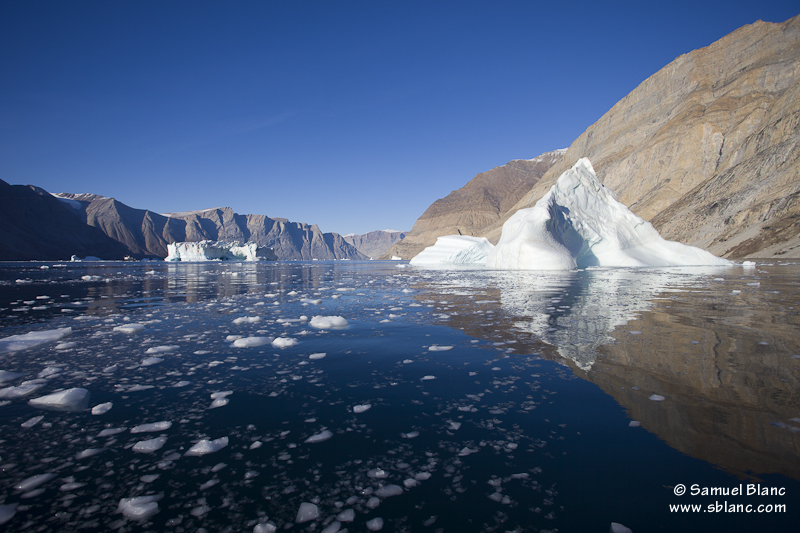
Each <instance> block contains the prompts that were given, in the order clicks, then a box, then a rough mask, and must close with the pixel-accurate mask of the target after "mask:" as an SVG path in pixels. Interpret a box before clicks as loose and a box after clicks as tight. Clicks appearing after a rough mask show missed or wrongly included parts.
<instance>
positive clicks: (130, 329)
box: [114, 324, 145, 334]
mask: <svg viewBox="0 0 800 533" xmlns="http://www.w3.org/2000/svg"><path fill="white" fill-rule="evenodd" d="M144 329H145V328H144V325H142V324H123V325H121V326H116V327H114V331H119V332H121V333H128V334H133V333H140V332H142V331H144Z"/></svg>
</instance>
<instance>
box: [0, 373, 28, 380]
mask: <svg viewBox="0 0 800 533" xmlns="http://www.w3.org/2000/svg"><path fill="white" fill-rule="evenodd" d="M24 375H25V374H23V373H22V372H8V371H7V370H0V383H5V382H6V381H11V380H13V379H17V378H21V377H22V376H24Z"/></svg>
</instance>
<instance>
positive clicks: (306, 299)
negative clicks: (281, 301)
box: [300, 298, 322, 305]
mask: <svg viewBox="0 0 800 533" xmlns="http://www.w3.org/2000/svg"><path fill="white" fill-rule="evenodd" d="M300 301H301V302H303V303H304V304H311V305H319V304H321V303H322V300H312V299H311V298H302V299H301V300H300Z"/></svg>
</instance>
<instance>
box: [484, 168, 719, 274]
mask: <svg viewBox="0 0 800 533" xmlns="http://www.w3.org/2000/svg"><path fill="white" fill-rule="evenodd" d="M729 264H732V263H731V262H730V261H727V260H726V259H722V258H719V257H717V256H715V255H713V254H711V253H709V252H707V251H705V250H702V249H700V248H696V247H694V246H688V245H685V244H681V243H678V242H674V241H667V240H665V239H663V238H662V237H661V235H659V234H658V232H657V231H656V229H655V228H654V227H653V225H652V224H650V223H649V222H647V221H646V220H644V219H643V218H641V217H639V216H637V215H635V214H633V213H632V212H631V211H630V209H628V208H627V207H626V206H625V205H624V204H622V203H621V202H619V201H618V200H617V199H616V197H615V196H614V193H613V192H611V190H610V189H608V188H607V187H605V186H604V185H603V184H601V183H600V182H599V181H598V179H597V176H596V175H595V172H594V169H593V168H592V164H591V163H590V162H589V160H588V159H587V158H583V159H580V160H579V161H578V162H577V163H575V166H573V167H572V168H571V169H570V170H567V171H566V172H564V173H563V174H562V175H561V176H560V177H559V178H558V181H557V182H556V184H555V185H553V187H552V188H551V189H550V191H549V192H548V193H547V194H545V195H544V196H543V197H542V198H541V199H540V200H539V201H538V202H536V205H535V206H533V207H530V208H527V209H520V210H519V211H517V212H516V213H514V215H512V216H511V218H509V219H508V220H507V221H506V223H505V224H503V233H502V236H501V237H500V241H499V242H498V243H497V246H495V247H494V249H493V250H492V251H491V252H490V253H489V257H488V258H487V260H486V266H487V267H489V268H500V269H516V270H571V269H574V268H585V267H589V266H603V267H605V266H613V267H643V266H654V267H667V266H700V265H729Z"/></svg>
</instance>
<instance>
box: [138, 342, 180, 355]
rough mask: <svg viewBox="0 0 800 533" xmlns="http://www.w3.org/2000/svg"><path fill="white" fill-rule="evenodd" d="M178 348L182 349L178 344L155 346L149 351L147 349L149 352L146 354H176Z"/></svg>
mask: <svg viewBox="0 0 800 533" xmlns="http://www.w3.org/2000/svg"><path fill="white" fill-rule="evenodd" d="M178 348H180V346H178V345H177V344H170V345H165V346H153V347H151V348H148V349H147V351H146V352H144V353H166V352H174V351H175V350H177V349H178Z"/></svg>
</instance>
